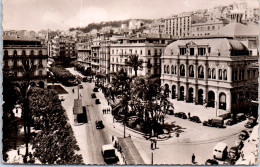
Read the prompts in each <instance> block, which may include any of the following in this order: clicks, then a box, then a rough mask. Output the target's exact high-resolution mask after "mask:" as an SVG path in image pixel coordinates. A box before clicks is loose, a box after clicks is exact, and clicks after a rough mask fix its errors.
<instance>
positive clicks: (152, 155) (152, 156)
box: [151, 152, 153, 165]
mask: <svg viewBox="0 0 260 167" xmlns="http://www.w3.org/2000/svg"><path fill="white" fill-rule="evenodd" d="M151 164H152V165H153V152H152V158H151Z"/></svg>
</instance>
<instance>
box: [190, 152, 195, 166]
mask: <svg viewBox="0 0 260 167" xmlns="http://www.w3.org/2000/svg"><path fill="white" fill-rule="evenodd" d="M191 162H192V163H193V164H194V163H195V155H194V153H193V154H192V157H191Z"/></svg>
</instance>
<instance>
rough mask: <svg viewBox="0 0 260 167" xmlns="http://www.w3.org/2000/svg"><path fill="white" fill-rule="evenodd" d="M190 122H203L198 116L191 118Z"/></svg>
mask: <svg viewBox="0 0 260 167" xmlns="http://www.w3.org/2000/svg"><path fill="white" fill-rule="evenodd" d="M190 121H192V122H196V123H201V120H200V118H199V117H198V116H192V117H190Z"/></svg>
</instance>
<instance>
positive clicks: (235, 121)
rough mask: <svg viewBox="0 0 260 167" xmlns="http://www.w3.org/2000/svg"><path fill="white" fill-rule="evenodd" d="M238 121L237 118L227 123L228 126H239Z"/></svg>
mask: <svg viewBox="0 0 260 167" xmlns="http://www.w3.org/2000/svg"><path fill="white" fill-rule="evenodd" d="M237 122H238V121H237V119H236V118H230V119H229V120H228V121H227V122H226V125H229V126H230V125H234V124H237Z"/></svg>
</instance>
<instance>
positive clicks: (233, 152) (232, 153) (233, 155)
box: [228, 147, 239, 160]
mask: <svg viewBox="0 0 260 167" xmlns="http://www.w3.org/2000/svg"><path fill="white" fill-rule="evenodd" d="M228 158H230V159H233V160H238V158H239V149H238V148H237V147H231V148H230V149H229V152H228Z"/></svg>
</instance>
